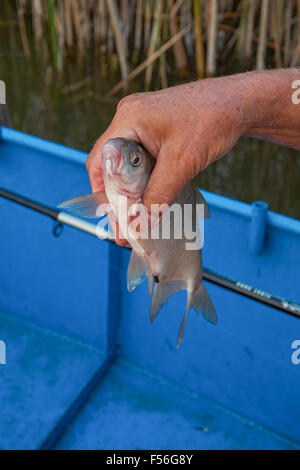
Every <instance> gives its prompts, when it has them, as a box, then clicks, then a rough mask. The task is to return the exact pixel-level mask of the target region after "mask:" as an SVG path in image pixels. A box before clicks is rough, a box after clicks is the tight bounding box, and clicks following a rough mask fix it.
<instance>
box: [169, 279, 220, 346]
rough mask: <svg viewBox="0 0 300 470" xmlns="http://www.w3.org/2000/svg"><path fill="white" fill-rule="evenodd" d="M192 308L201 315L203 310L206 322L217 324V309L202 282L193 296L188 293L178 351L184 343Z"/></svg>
mask: <svg viewBox="0 0 300 470" xmlns="http://www.w3.org/2000/svg"><path fill="white" fill-rule="evenodd" d="M191 307H193V308H194V309H195V310H196V312H197V313H199V310H200V309H201V312H202V315H203V317H204V318H205V320H207V321H209V322H210V323H213V324H214V325H216V324H217V314H216V311H215V308H214V306H213V304H212V301H211V300H210V298H209V295H208V293H207V290H206V289H205V287H204V284H203V282H202V281H201V282H200V284H199V286H198V287H197V289H196V290H195V291H194V293H193V294H190V292H189V291H188V293H187V305H186V311H185V314H184V317H183V319H182V322H181V325H180V328H179V333H178V339H177V345H176V348H177V349H178V348H179V346H180V343H181V341H182V338H183V333H184V329H185V325H186V321H187V317H188V313H189V310H190V308H191Z"/></svg>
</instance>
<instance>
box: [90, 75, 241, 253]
mask: <svg viewBox="0 0 300 470" xmlns="http://www.w3.org/2000/svg"><path fill="white" fill-rule="evenodd" d="M236 77H239V76H238V75H237V76H235V77H224V78H218V79H208V80H202V81H197V82H193V83H189V84H186V85H181V86H176V87H172V88H167V89H165V90H161V91H156V92H150V93H138V94H134V95H129V96H127V97H125V98H123V99H122V100H121V101H120V103H119V105H118V108H117V112H116V114H115V116H114V118H113V120H112V122H111V124H110V126H109V127H108V129H107V130H106V131H105V132H104V134H102V135H101V137H100V138H99V139H98V140H97V142H96V144H95V145H94V147H93V149H92V151H91V152H90V154H89V157H88V159H87V162H86V166H87V170H88V173H89V178H90V183H91V187H92V191H93V192H96V191H104V189H105V188H104V182H103V177H102V168H101V149H102V146H103V145H104V143H105V142H106V141H107V140H108V139H110V138H114V137H124V138H128V139H133V140H135V141H137V142H139V143H141V144H142V145H143V146H144V147H145V148H146V149H147V150H148V152H149V153H150V154H151V155H152V156H153V157H154V158H155V159H156V160H157V162H156V165H155V168H154V170H153V172H152V175H151V177H150V180H149V183H148V186H147V189H146V192H145V194H144V197H143V202H144V204H145V205H146V207H147V209H148V211H150V209H151V204H162V203H168V204H171V203H172V201H173V200H174V199H175V197H176V196H177V195H178V194H179V192H180V191H181V189H182V188H183V187H184V186H185V185H186V184H187V182H189V181H190V180H192V179H193V178H194V177H195V176H196V175H197V174H198V173H199V172H200V171H202V170H204V169H205V168H206V167H207V166H208V165H210V164H211V163H213V162H214V161H215V160H217V159H218V158H221V157H222V156H224V155H225V154H226V153H227V152H229V151H230V150H231V149H232V147H233V146H234V145H235V143H236V142H237V140H238V139H239V137H240V136H241V135H242V134H243V133H244V132H245V131H246V130H247V127H248V126H249V123H248V124H247V123H245V122H244V121H243V119H241V113H242V107H243V105H244V104H243V98H242V97H243V93H242V86H241V84H240V80H238V79H237V78H236ZM238 88H240V89H241V95H240V96H239V95H238V93H237V89H238ZM117 242H118V243H119V244H123V245H124V244H126V242H124V241H123V242H122V241H120V240H119V239H117Z"/></svg>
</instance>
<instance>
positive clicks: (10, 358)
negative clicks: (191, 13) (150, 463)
mask: <svg viewBox="0 0 300 470" xmlns="http://www.w3.org/2000/svg"><path fill="white" fill-rule="evenodd" d="M85 158H86V155H85V154H84V153H82V152H78V151H76V150H72V149H68V148H65V147H63V146H60V145H58V144H53V143H50V142H46V141H44V140H42V139H37V138H35V137H31V136H27V135H25V134H22V133H19V132H16V131H13V130H10V129H6V128H0V185H1V186H3V187H5V188H7V189H9V190H12V191H16V192H18V193H20V194H24V195H25V196H27V197H31V198H33V199H36V200H38V201H40V202H42V203H45V204H48V205H50V206H54V207H55V206H56V205H57V204H58V203H59V202H61V201H63V200H65V199H67V198H69V197H72V196H75V195H77V194H84V193H87V192H89V191H90V189H89V183H88V178H87V175H86V171H85V168H84V163H85ZM203 193H204V195H205V197H206V199H207V201H208V204H209V206H210V210H211V219H210V220H208V221H207V222H206V226H205V230H206V232H205V246H204V264H205V265H206V266H207V267H209V268H210V269H213V270H215V271H217V272H220V273H222V274H224V275H227V276H229V277H232V278H234V279H240V280H241V281H244V282H247V283H249V284H251V285H255V286H257V287H260V288H262V289H265V290H267V291H270V292H272V293H274V294H277V295H280V296H283V297H286V298H288V299H290V300H293V301H295V302H298V303H299V302H300V291H299V278H300V249H299V248H300V222H299V221H295V220H292V219H290V218H287V217H284V216H280V215H278V214H274V213H272V212H268V213H267V217H266V226H265V235H264V237H263V241H264V243H263V249H262V250H261V251H260V255H259V256H257V254H249V240H250V239H251V233H253V232H251V230H254V229H253V222H251V221H252V208H251V206H249V205H247V204H244V203H241V202H238V201H233V200H230V199H228V198H223V197H221V196H217V195H214V194H211V193H207V192H204V191H203ZM0 217H1V218H0V220H1V232H0V247H1V259H0V264H1V270H0V310H1V311H2V312H5V313H2V314H1V315H0V317H1V322H0V325H1V326H0V340H4V341H5V342H6V346H7V364H6V365H0V379H1V389H0V390H1V392H0V404H1V407H0V427H2V426H3V423H4V424H5V423H6V424H5V426H6V428H5V429H6V432H5V433H4V432H3V431H2V429H1V432H0V448H37V447H38V446H41V443H42V442H43V441H45V439H46V438H47V436H49V434H50V435H51V432H52V431H53V428H54V429H55V425H59V423H60V422H61V420H62V419H64V416H65V415H66V414H67V413H68V410H69V409H70V405H71V404H72V403H74V401H75V402H76V399H77V398H78V397H80V392H81V391H82V390H84V388H85V386H86V384H88V383H90V381H91V380H92V377H93V376H94V374H97V369H98V371H99V370H101V367H102V365H103V363H105V360H106V358H107V357H109V356H108V355H109V354H113V353H114V352H115V351H116V347H118V356H119V357H120V360H119V361H118V363H117V365H116V366H112V368H111V369H109V371H108V372H107V373H106V376H105V377H104V379H103V381H101V382H100V385H99V386H98V388H97V389H96V391H95V392H94V394H93V396H92V398H90V399H88V403H87V404H86V406H85V407H84V408H82V410H81V411H79V409H78V408H76V407H75V411H76V412H78V411H79V414H78V415H76V414H75V415H72V418H71V419H72V420H73V421H72V425H71V427H70V428H69V430H68V432H67V433H66V434H65V435H64V437H63V438H62V439H61V440H60V441H59V443H58V444H57V446H58V447H59V448H115V449H117V448H120V449H121V448H123V447H124V448H128V449H132V448H146V447H152V448H182V449H184V448H190V449H195V448H290V447H295V446H296V447H297V446H299V443H300V424H299V423H300V407H299V404H298V395H299V386H300V365H299V366H297V365H294V364H293V363H292V361H291V356H292V353H293V352H294V350H292V348H291V345H292V342H293V341H294V340H295V339H300V322H299V320H298V319H297V318H294V317H291V316H289V315H286V314H284V313H281V312H280V311H276V310H274V309H271V308H269V307H267V306H264V305H261V304H258V303H257V302H254V301H252V300H250V299H247V298H244V297H241V296H239V295H238V294H235V293H232V292H230V291H226V290H224V289H222V288H221V287H218V286H214V285H212V284H210V283H206V286H207V289H208V291H209V294H210V296H211V298H212V299H213V302H214V304H215V307H216V311H217V314H218V320H219V321H218V326H217V327H214V326H213V325H210V324H208V323H207V322H205V321H204V320H203V319H202V318H201V316H197V315H196V314H191V315H190V318H189V319H188V322H187V326H186V332H185V336H184V339H183V343H182V345H181V347H180V349H179V350H178V351H177V350H176V349H175V345H176V337H177V331H178V328H179V324H180V320H181V317H182V315H183V313H184V306H185V294H184V293H183V292H181V293H178V294H176V295H175V296H174V297H173V298H171V299H170V301H169V302H168V304H167V305H166V306H165V307H164V308H163V310H162V312H161V313H160V315H159V316H158V318H157V320H156V321H155V323H154V324H150V321H149V318H148V317H149V306H150V298H149V296H148V294H147V288H146V285H142V286H140V287H138V288H137V289H136V290H135V291H134V292H133V293H130V294H129V293H128V292H127V291H126V287H125V286H126V269H127V264H128V257H129V252H128V250H125V249H121V248H118V247H116V246H113V245H111V244H109V243H107V242H102V241H99V240H97V239H93V238H92V237H89V236H87V235H86V234H83V233H80V232H78V231H76V230H73V229H72V228H69V227H65V228H64V230H63V232H62V234H61V236H60V237H58V238H56V237H54V236H53V233H52V229H53V222H52V221H50V220H48V219H47V218H44V217H42V216H40V215H39V214H36V213H33V212H31V211H30V210H28V209H25V208H23V207H20V206H17V205H15V204H13V203H11V202H10V201H5V200H1V201H0ZM251 223H252V228H251ZM258 225H259V224H258ZM255 231H257V233H259V230H257V229H255ZM260 233H261V232H260ZM254 239H255V237H254ZM257 239H259V236H258V238H257ZM258 251H259V250H258ZM20 325H21V326H20ZM33 331H34V332H35V331H38V332H40V334H33V333H32V332H33ZM53 338H54V339H53ZM70 344H71V345H72V347H69V346H68V345H70ZM66 350H67V352H66ZM79 351H85V353H84V354H83V356H82V357H81V355H80V354H79ZM24 364H26V367H25V368H24ZM88 396H90V395H88ZM85 398H87V396H86V397H85ZM2 405H4V406H2ZM81 405H82V403H81ZM204 428H205V429H206V428H207V429H208V431H203V429H204ZM25 429H30V432H26V433H25V432H24V430H25ZM161 429H163V432H161ZM53 442H54V441H53ZM53 442H52V444H53ZM147 442H148V444H147Z"/></svg>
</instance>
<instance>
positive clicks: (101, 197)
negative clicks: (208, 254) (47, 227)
mask: <svg viewBox="0 0 300 470" xmlns="http://www.w3.org/2000/svg"><path fill="white" fill-rule="evenodd" d="M101 158H102V173H103V179H104V186H105V192H98V193H93V194H87V195H84V196H78V197H75V198H72V199H69V200H67V201H65V202H64V203H62V204H60V205H59V206H58V207H59V208H62V209H65V210H68V211H71V212H72V213H73V214H76V215H79V216H82V217H88V218H93V217H99V212H97V208H98V206H99V205H100V204H102V203H106V202H107V200H108V201H109V203H110V204H111V207H112V208H113V211H114V214H115V216H116V220H117V221H118V223H119V226H120V229H121V231H122V232H123V233H126V238H127V241H128V243H129V245H130V246H131V248H132V252H131V257H130V261H129V265H128V270H127V288H128V290H129V291H130V292H131V291H133V290H134V289H135V288H136V287H137V286H138V285H139V284H141V283H142V282H143V281H144V280H146V279H148V290H149V294H150V295H151V294H152V299H151V307H150V320H151V322H153V321H154V319H155V318H156V317H157V315H158V313H159V312H160V310H161V308H162V306H163V305H164V304H165V303H166V302H167V301H168V299H169V298H170V297H171V296H172V295H173V294H175V293H176V292H178V291H180V290H186V292H187V303H186V310H185V313H184V316H183V319H182V321H181V325H180V328H179V333H178V338H177V345H176V347H177V348H178V347H179V345H180V344H181V341H182V338H183V333H184V329H185V325H186V322H187V318H188V313H189V311H190V309H192V308H193V309H194V310H196V312H197V313H199V311H201V313H202V315H203V317H204V318H205V319H206V320H207V321H208V322H210V323H212V324H217V315H216V311H215V309H214V306H213V303H212V301H211V299H210V297H209V295H208V293H207V291H206V288H205V286H204V283H203V278H202V248H201V247H200V248H199V249H196V250H195V249H187V243H188V242H190V236H188V237H187V236H186V233H185V232H184V227H183V223H184V220H185V217H184V215H185V213H186V212H185V211H186V210H187V209H186V207H188V206H187V205H188V204H189V207H190V208H192V211H191V212H190V214H189V217H190V219H191V221H190V222H191V224H190V225H191V233H192V234H196V235H195V236H198V238H199V236H200V237H201V233H200V228H199V214H198V212H197V209H196V208H197V205H201V207H203V208H204V209H203V213H202V214H201V216H202V217H203V218H208V217H210V214H209V208H208V206H207V203H206V201H205V199H204V197H203V195H202V194H201V193H200V191H199V190H198V189H196V188H193V186H192V184H191V183H188V184H187V185H186V186H185V187H184V188H183V189H182V191H181V192H180V194H179V195H178V196H177V197H176V198H175V200H174V201H173V204H176V205H177V207H179V208H180V210H181V211H182V214H183V216H182V219H181V220H180V221H179V224H180V227H178V224H177V226H176V223H175V222H174V220H175V216H174V217H173V219H172V221H173V224H172V223H171V222H170V221H171V218H170V213H169V210H171V208H172V207H173V205H171V207H170V208H169V206H167V207H168V208H169V210H168V209H165V210H164V211H162V212H163V213H161V212H159V213H158V214H157V213H156V214H155V216H154V220H155V221H156V222H155V223H154V229H153V230H152V231H148V233H146V236H142V235H144V232H143V231H142V230H140V232H138V231H136V233H135V234H134V235H133V233H132V231H129V230H128V227H129V226H130V222H132V221H133V220H135V216H136V213H135V216H134V211H132V209H136V208H139V207H140V204H142V198H143V194H144V192H145V189H146V187H147V184H148V181H149V178H150V175H151V172H152V171H153V168H154V166H155V160H154V158H153V157H152V156H151V155H150V154H149V152H148V151H147V150H146V149H145V148H144V147H143V146H142V145H141V144H139V143H138V142H135V141H133V140H129V139H124V138H121V137H118V138H113V139H109V140H108V141H107V142H106V143H105V144H104V145H103V147H102V154H101ZM120 198H125V200H126V210H127V213H125V214H124V211H123V213H122V210H121V208H120V205H121V204H120V200H122V199H120ZM123 200H124V199H123ZM174 207H175V206H174ZM167 213H168V214H169V215H168V217H169V219H168V222H169V223H170V227H169V229H170V234H169V235H170V237H169V238H167V239H166V238H165V237H164V236H163V234H162V227H163V224H164V221H165V220H166V214H167ZM201 216H200V217H201ZM151 221H152V214H150V216H149V215H148V214H147V225H149V224H150V222H151ZM178 228H182V232H181V233H182V236H181V237H178V236H177V235H176V229H178ZM139 229H141V224H140V226H139ZM188 235H189V234H188ZM153 279H154V288H153Z"/></svg>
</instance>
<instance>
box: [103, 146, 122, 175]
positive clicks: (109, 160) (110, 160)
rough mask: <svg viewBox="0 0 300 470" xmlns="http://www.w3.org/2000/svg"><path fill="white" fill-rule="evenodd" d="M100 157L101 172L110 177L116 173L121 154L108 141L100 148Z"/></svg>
mask: <svg viewBox="0 0 300 470" xmlns="http://www.w3.org/2000/svg"><path fill="white" fill-rule="evenodd" d="M101 157H102V170H103V171H105V172H107V173H108V174H109V175H110V176H113V174H115V173H118V169H119V166H120V163H121V154H120V151H119V150H118V149H117V148H116V147H115V145H114V144H112V143H111V142H110V141H109V140H108V141H107V142H106V143H105V144H104V145H103V147H102V152H101Z"/></svg>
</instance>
